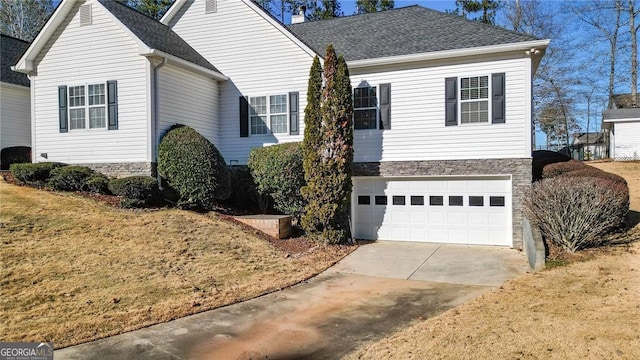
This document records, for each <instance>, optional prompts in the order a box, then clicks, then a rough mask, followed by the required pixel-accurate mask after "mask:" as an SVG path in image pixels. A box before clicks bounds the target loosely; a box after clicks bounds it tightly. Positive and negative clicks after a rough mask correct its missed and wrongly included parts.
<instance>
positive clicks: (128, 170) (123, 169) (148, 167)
mask: <svg viewBox="0 0 640 360" xmlns="http://www.w3.org/2000/svg"><path fill="white" fill-rule="evenodd" d="M77 165H81V166H87V167H90V168H92V169H93V170H95V171H97V172H99V173H102V174H104V175H107V176H109V177H116V178H121V177H127V176H156V163H148V162H135V163H92V164H77Z"/></svg>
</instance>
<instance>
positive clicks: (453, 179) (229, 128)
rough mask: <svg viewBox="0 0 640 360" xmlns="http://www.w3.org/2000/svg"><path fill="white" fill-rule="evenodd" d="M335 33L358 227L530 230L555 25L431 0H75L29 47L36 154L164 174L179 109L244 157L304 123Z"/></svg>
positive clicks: (491, 236)
mask: <svg viewBox="0 0 640 360" xmlns="http://www.w3.org/2000/svg"><path fill="white" fill-rule="evenodd" d="M155 34H162V35H161V36H158V35H155ZM162 37H169V38H171V39H173V41H172V42H170V44H171V46H168V43H165V42H162V41H156V40H157V38H162ZM154 39H155V40H154ZM330 43H332V44H333V45H334V47H335V48H336V51H337V52H338V53H339V54H343V55H344V56H345V59H346V60H347V64H348V65H349V69H350V73H351V79H352V86H353V88H354V107H355V109H354V112H355V115H354V128H355V131H354V147H355V162H356V163H355V166H354V169H353V170H354V172H353V173H354V178H353V183H354V188H353V196H352V226H353V233H354V235H355V237H356V238H361V239H381V240H404V241H429V242H446V243H461V244H485V245H502V246H514V247H521V246H522V200H523V197H524V194H525V191H526V190H527V189H528V188H529V187H530V184H531V149H532V141H531V139H532V122H531V79H532V77H533V75H534V73H535V70H536V68H537V66H538V64H539V62H540V58H541V57H542V55H543V54H544V51H545V49H546V46H547V45H548V43H549V41H548V40H539V39H535V38H532V37H529V36H526V35H521V34H518V33H514V32H510V31H506V30H503V29H500V28H496V27H493V26H489V25H485V24H481V23H478V22H473V21H468V20H465V19H463V18H461V17H458V16H454V15H448V14H443V13H440V12H437V11H433V10H429V9H425V8H422V7H419V6H412V7H407V8H400V9H396V10H391V11H386V12H380V13H375V14H365V15H357V16H349V17H345V18H339V19H333V20H326V21H318V22H303V23H299V24H295V25H291V26H289V27H287V26H285V25H283V24H282V23H280V22H279V21H278V20H276V19H275V18H274V17H272V16H271V15H270V14H269V13H268V12H266V11H265V10H263V9H262V8H261V7H260V6H258V5H257V4H256V3H255V2H253V1H250V0H233V1H231V0H225V1H222V0H221V1H215V0H207V1H205V0H177V1H176V2H175V3H174V4H173V6H172V7H171V8H170V9H169V10H168V11H167V13H166V14H165V16H164V17H163V18H162V20H161V22H156V21H155V20H152V19H151V18H147V17H145V16H144V15H141V14H139V13H137V12H135V11H134V10H132V9H130V8H127V7H125V6H123V5H121V4H117V3H115V2H111V1H107V0H87V1H85V2H84V3H83V2H73V1H69V0H63V1H62V3H61V4H60V6H59V7H58V8H57V9H56V11H55V13H54V14H53V16H52V17H51V19H50V20H49V22H48V23H47V24H46V25H45V27H44V28H43V30H42V31H41V33H40V34H39V35H38V37H37V38H36V39H35V41H34V42H33V45H32V46H31V47H30V48H29V50H27V52H26V53H25V55H24V56H23V58H22V59H21V60H20V62H19V63H18V64H17V69H18V70H20V71H22V72H26V73H31V74H32V86H34V85H35V86H34V100H35V104H36V109H35V114H36V115H35V118H34V126H35V128H36V129H41V131H40V132H38V135H37V136H36V137H35V144H34V155H37V156H39V154H41V153H45V154H47V157H48V159H49V160H52V161H62V162H66V163H82V164H87V165H89V166H92V167H94V168H97V169H99V170H101V171H104V172H107V173H110V174H113V173H114V171H112V170H115V169H122V170H123V171H122V172H120V174H121V173H124V172H128V173H142V174H151V173H152V172H153V164H154V163H155V159H156V157H155V153H156V150H155V147H156V145H157V142H158V139H159V138H160V137H161V136H162V134H163V132H164V131H166V129H168V128H169V127H170V126H171V125H172V124H174V123H182V124H186V125H189V126H192V127H194V128H195V129H196V130H197V131H199V132H200V133H202V134H203V135H204V136H206V137H207V138H208V139H209V140H211V141H212V142H213V143H214V144H215V145H216V147H217V148H218V149H219V150H220V152H221V153H222V155H223V156H224V158H225V159H226V161H227V162H228V163H229V164H231V165H243V164H246V160H247V157H248V154H249V152H250V151H251V149H252V148H254V147H261V146H268V145H271V144H275V143H282V142H291V141H301V140H302V137H303V135H302V134H303V133H304V107H305V106H306V91H307V80H308V76H309V68H310V67H311V63H312V61H313V57H314V56H316V55H318V56H320V57H321V56H322V55H323V54H324V50H325V47H326V46H327V45H328V44H330ZM161 46H164V47H161ZM179 50H180V51H183V52H180V51H179ZM214 66H215V67H214ZM36 73H37V75H35V74H36ZM110 84H117V85H113V86H112V85H110ZM116 86H117V96H109V95H110V94H112V93H113V92H111V90H110V89H111V88H112V87H113V88H114V89H115V87H116ZM103 89H105V90H104V91H103ZM112 103H113V106H112ZM94 109H98V110H94ZM114 117H115V121H114V125H115V126H113V127H112V126H111V123H112V118H114ZM107 124H109V126H107ZM37 156H36V157H35V159H36V160H39V161H42V160H43V158H42V157H40V158H37Z"/></svg>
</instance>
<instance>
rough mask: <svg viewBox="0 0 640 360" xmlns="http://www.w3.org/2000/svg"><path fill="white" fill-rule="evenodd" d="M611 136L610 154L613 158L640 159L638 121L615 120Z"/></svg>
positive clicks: (639, 125)
mask: <svg viewBox="0 0 640 360" xmlns="http://www.w3.org/2000/svg"><path fill="white" fill-rule="evenodd" d="M614 134H615V137H614V136H612V141H611V143H612V144H611V145H612V148H613V149H612V150H613V153H612V154H611V156H612V157H613V158H614V159H615V160H623V161H628V160H639V159H640V121H630V122H623V121H621V122H616V123H615V125H614Z"/></svg>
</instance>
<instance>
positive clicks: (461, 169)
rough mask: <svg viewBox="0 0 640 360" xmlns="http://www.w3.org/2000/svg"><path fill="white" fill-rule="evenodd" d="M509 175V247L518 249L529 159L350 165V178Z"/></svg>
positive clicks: (528, 186) (528, 181) (528, 183)
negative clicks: (510, 223)
mask: <svg viewBox="0 0 640 360" xmlns="http://www.w3.org/2000/svg"><path fill="white" fill-rule="evenodd" d="M509 174H510V175H511V177H512V182H511V193H512V201H513V204H512V210H513V217H512V219H513V230H512V231H513V247H514V248H516V249H522V241H523V231H522V226H523V225H522V218H523V214H522V207H523V201H524V197H525V194H526V192H527V190H529V189H530V188H531V159H470V160H430V161H389V162H367V163H354V164H353V176H382V177H394V176H443V175H445V176H452V175H460V176H466V175H509Z"/></svg>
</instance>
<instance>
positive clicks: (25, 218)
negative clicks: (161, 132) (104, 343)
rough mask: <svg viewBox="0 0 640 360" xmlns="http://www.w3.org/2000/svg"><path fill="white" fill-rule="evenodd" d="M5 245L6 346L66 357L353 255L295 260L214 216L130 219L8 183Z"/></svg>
mask: <svg viewBox="0 0 640 360" xmlns="http://www.w3.org/2000/svg"><path fill="white" fill-rule="evenodd" d="M0 239H1V241H2V245H1V246H2V247H1V249H2V250H1V252H0V264H1V269H2V270H1V276H2V277H1V280H0V281H1V283H0V323H1V324H2V326H0V339H2V341H53V342H54V343H55V346H56V348H60V347H66V346H70V345H74V344H78V343H82V342H86V341H90V340H95V339H98V338H102V337H106V336H110V335H115V334H118V333H122V332H124V331H129V330H134V329H138V328H141V327H144V326H148V325H151V324H155V323H159V322H165V321H168V320H171V319H175V318H179V317H183V316H185V315H188V314H193V313H197V312H201V311H205V310H208V309H213V308H216V307H219V306H223V305H227V304H231V303H235V302H238V301H241V300H246V299H249V298H253V297H256V296H258V295H261V294H264V293H268V292H271V291H274V290H277V289H280V288H283V287H287V286H290V285H293V284H295V283H297V282H300V281H302V280H304V279H307V278H309V277H311V276H313V275H315V274H317V273H319V272H321V271H322V270H324V269H326V268H327V267H329V266H330V265H332V264H333V263H335V262H336V261H338V260H339V259H341V258H342V257H344V256H345V255H346V254H347V253H348V252H350V251H351V250H352V249H351V248H349V247H335V246H334V247H331V246H318V247H313V248H311V249H310V250H307V251H305V252H304V253H303V254H291V253H290V254H287V253H285V252H283V251H281V250H278V249H277V248H276V247H274V246H273V245H272V244H270V243H269V242H268V241H266V240H265V239H264V237H262V236H258V235H256V233H255V231H251V230H248V229H246V228H245V227H242V226H240V225H237V224H235V223H233V222H230V221H227V220H223V219H221V218H219V217H218V216H217V215H215V214H209V215H200V214H196V213H192V212H187V211H181V210H152V211H148V210H122V209H117V208H113V207H110V206H109V205H108V204H105V203H101V202H96V201H95V200H91V199H87V198H83V197H79V196H76V195H73V194H68V193H53V192H47V191H40V190H36V189H32V188H28V187H19V186H15V185H10V184H7V183H6V182H4V181H2V180H0ZM288 241H302V240H288ZM291 248H295V246H294V247H291Z"/></svg>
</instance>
